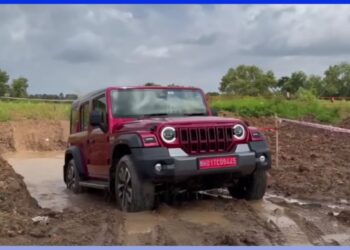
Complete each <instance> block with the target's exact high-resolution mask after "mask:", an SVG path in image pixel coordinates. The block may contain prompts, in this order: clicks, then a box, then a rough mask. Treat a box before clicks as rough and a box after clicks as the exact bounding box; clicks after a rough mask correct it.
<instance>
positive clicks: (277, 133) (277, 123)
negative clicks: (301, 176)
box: [275, 114, 279, 168]
mask: <svg viewBox="0 0 350 250" xmlns="http://www.w3.org/2000/svg"><path fill="white" fill-rule="evenodd" d="M275 129H276V152H275V154H276V156H275V157H276V158H275V161H276V168H278V166H279V162H278V159H279V146H278V139H279V138H278V136H279V119H278V116H277V114H275Z"/></svg>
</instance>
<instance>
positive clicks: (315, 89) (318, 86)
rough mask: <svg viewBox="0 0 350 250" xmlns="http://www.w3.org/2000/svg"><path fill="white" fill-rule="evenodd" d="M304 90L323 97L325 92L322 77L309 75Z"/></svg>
mask: <svg viewBox="0 0 350 250" xmlns="http://www.w3.org/2000/svg"><path fill="white" fill-rule="evenodd" d="M305 89H307V90H309V91H311V93H312V94H314V95H315V96H323V95H324V90H325V82H324V81H323V79H322V77H320V76H316V75H311V76H309V77H308V79H307V81H306V85H305Z"/></svg>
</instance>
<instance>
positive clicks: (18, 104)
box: [0, 100, 70, 122]
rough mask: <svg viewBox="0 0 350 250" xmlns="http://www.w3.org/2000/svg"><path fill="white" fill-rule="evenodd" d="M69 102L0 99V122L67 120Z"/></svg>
mask: <svg viewBox="0 0 350 250" xmlns="http://www.w3.org/2000/svg"><path fill="white" fill-rule="evenodd" d="M69 114H70V104H69V103H48V102H37V101H18V100H16V101H13V100H11V101H2V100H0V122H5V121H13V120H22V119H31V120H68V119H69Z"/></svg>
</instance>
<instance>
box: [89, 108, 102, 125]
mask: <svg viewBox="0 0 350 250" xmlns="http://www.w3.org/2000/svg"><path fill="white" fill-rule="evenodd" d="M102 122H103V119H102V112H101V111H99V110H93V111H91V113H90V125H91V126H93V127H100V126H101V125H102Z"/></svg>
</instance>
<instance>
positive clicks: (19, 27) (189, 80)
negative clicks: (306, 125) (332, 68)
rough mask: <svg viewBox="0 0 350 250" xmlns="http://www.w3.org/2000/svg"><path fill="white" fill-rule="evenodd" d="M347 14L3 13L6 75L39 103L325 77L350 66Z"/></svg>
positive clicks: (0, 40)
mask: <svg viewBox="0 0 350 250" xmlns="http://www.w3.org/2000/svg"><path fill="white" fill-rule="evenodd" d="M349 13H350V6H348V5H295V6H294V5H209V6H206V5H204V6H201V5H170V6H169V5H107V6H104V5H73V6H65V5H57V6H50V5H42V6H41V5H37V6H26V5H20V6H15V5H2V6H0V68H1V69H3V70H6V71H8V72H9V74H10V75H11V76H12V77H18V76H20V75H24V76H26V77H28V78H29V83H30V89H29V91H30V92H32V93H34V92H38V93H43V92H52V93H59V92H62V91H63V92H72V91H74V92H77V93H79V94H82V93H85V92H87V91H90V90H94V89H97V88H101V87H103V86H107V85H135V84H143V83H145V82H159V83H182V84H188V85H196V86H199V87H202V88H204V89H205V90H207V91H209V90H211V91H212V90H217V88H218V85H219V82H220V79H221V77H222V75H223V74H225V73H226V72H227V70H228V68H229V67H235V66H237V65H239V64H256V65H258V66H260V67H262V68H263V69H265V70H268V69H270V70H273V71H274V72H275V73H276V75H277V76H281V75H284V74H290V73H291V72H293V71H295V70H304V71H306V72H307V73H310V74H321V73H322V72H323V71H324V69H326V68H327V67H328V66H329V65H330V64H334V63H339V62H342V61H349V60H350V46H348V41H350V31H349V29H348V27H349V25H350V14H349Z"/></svg>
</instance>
